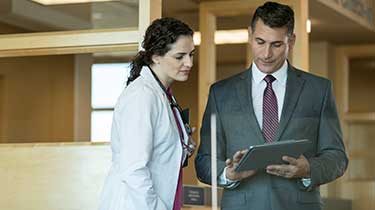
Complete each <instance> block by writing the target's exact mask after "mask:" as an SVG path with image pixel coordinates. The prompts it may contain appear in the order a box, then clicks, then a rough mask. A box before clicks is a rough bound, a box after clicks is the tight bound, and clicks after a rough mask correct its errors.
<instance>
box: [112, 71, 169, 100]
mask: <svg viewBox="0 0 375 210" xmlns="http://www.w3.org/2000/svg"><path fill="white" fill-rule="evenodd" d="M161 100H162V93H161V91H160V90H158V89H157V87H155V86H154V85H153V84H150V81H148V80H146V79H145V78H143V77H142V76H140V77H138V78H137V79H136V80H134V81H133V82H132V83H130V85H128V86H127V87H126V88H125V89H124V90H123V92H122V93H121V95H120V97H119V99H118V102H117V106H120V105H121V104H123V103H126V104H133V103H141V102H142V103H150V104H154V105H155V103H156V104H158V102H160V101H161Z"/></svg>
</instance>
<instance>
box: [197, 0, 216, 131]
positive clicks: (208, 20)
mask: <svg viewBox="0 0 375 210" xmlns="http://www.w3.org/2000/svg"><path fill="white" fill-rule="evenodd" d="M199 28H200V32H201V44H200V46H199V71H198V72H199V73H198V128H200V127H201V123H202V118H203V113H204V110H205V107H206V103H207V98H208V92H209V88H210V85H211V84H212V83H214V82H215V81H216V46H215V31H216V17H215V15H214V14H212V13H211V12H210V11H209V7H207V6H206V4H204V3H201V5H200V8H199Z"/></svg>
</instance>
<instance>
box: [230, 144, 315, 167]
mask: <svg viewBox="0 0 375 210" xmlns="http://www.w3.org/2000/svg"><path fill="white" fill-rule="evenodd" d="M310 143H311V142H310V141H309V140H307V139H301V140H286V141H278V142H273V143H268V144H261V145H254V146H250V148H249V151H248V152H247V153H246V154H245V155H244V156H243V157H242V159H241V161H240V163H239V164H238V166H237V167H236V169H235V171H236V172H240V171H246V170H254V169H265V168H266V167H267V166H268V165H274V164H285V161H283V160H282V157H283V156H284V155H286V156H290V157H294V158H298V157H299V156H300V155H301V154H303V153H304V152H305V151H306V150H307V148H308V147H309V145H310Z"/></svg>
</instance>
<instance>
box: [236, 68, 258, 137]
mask: <svg viewBox="0 0 375 210" xmlns="http://www.w3.org/2000/svg"><path fill="white" fill-rule="evenodd" d="M239 79H240V81H239V82H238V83H237V84H236V91H237V96H238V101H239V102H240V104H241V108H242V110H244V112H245V113H247V114H248V115H247V116H248V120H247V121H246V122H241V124H242V123H243V125H244V128H245V129H248V131H252V132H255V133H256V135H257V136H258V137H259V138H256V141H257V142H258V143H259V144H262V143H264V142H263V141H262V140H263V134H262V131H261V130H260V126H259V124H258V121H257V119H256V116H255V113H254V108H253V99H252V93H251V92H252V86H251V81H252V74H251V66H250V69H249V71H246V72H244V73H242V74H241V75H240V77H239Z"/></svg>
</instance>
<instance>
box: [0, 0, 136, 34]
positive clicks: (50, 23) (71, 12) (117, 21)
mask: <svg viewBox="0 0 375 210" xmlns="http://www.w3.org/2000/svg"><path fill="white" fill-rule="evenodd" d="M48 2H52V3H53V2H55V3H57V4H55V3H53V4H48ZM59 2H60V3H59ZM61 2H63V3H61ZM74 2H76V0H75V1H71V0H66V1H47V0H38V1H37V0H4V1H1V3H0V7H1V9H2V11H1V14H0V34H8V33H25V32H47V31H71V30H82V29H105V28H123V27H135V28H137V27H138V0H112V1H108V0H107V1H98V2H90V1H89V2H87V0H86V3H74ZM81 2H82V1H81Z"/></svg>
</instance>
